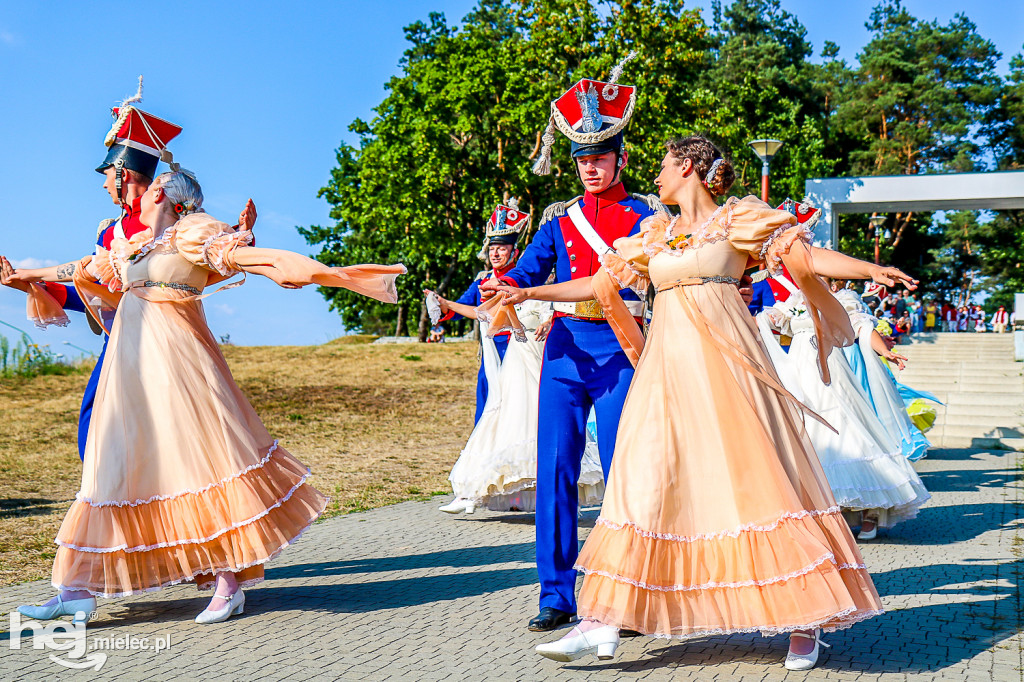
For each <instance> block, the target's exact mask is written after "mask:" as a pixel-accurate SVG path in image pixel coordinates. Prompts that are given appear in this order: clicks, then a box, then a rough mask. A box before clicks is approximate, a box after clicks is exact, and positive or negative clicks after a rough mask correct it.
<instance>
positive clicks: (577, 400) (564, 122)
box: [481, 69, 665, 632]
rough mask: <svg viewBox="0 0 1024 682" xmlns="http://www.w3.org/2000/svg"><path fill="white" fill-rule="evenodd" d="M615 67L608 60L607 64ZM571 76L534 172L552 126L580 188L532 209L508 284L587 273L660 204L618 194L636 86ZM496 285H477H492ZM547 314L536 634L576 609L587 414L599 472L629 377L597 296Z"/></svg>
mask: <svg viewBox="0 0 1024 682" xmlns="http://www.w3.org/2000/svg"><path fill="white" fill-rule="evenodd" d="M617 71H618V69H617ZM612 80H613V82H609V83H605V82H601V81H594V80H589V79H583V80H581V81H580V82H578V83H577V84H576V85H574V86H573V87H572V88H570V89H569V90H568V91H567V92H566V93H565V94H563V95H562V96H561V97H560V98H559V99H558V100H556V101H555V102H553V103H552V108H551V111H552V120H551V123H550V124H549V126H548V130H547V131H546V132H545V138H546V139H545V145H544V149H543V151H542V153H541V158H540V159H539V161H538V163H537V164H536V165H535V166H534V172H537V173H538V174H545V173H546V172H547V171H548V168H549V163H550V162H549V158H550V156H549V155H550V147H551V144H552V143H553V141H554V135H553V128H554V127H557V128H558V129H559V130H560V131H561V132H562V133H563V134H565V135H566V136H567V137H568V138H569V139H570V140H571V141H572V163H573V165H574V166H575V168H576V172H577V173H578V175H579V178H580V182H581V183H582V185H583V189H584V190H585V192H584V194H583V195H582V196H578V197H576V198H575V199H572V200H571V201H568V202H564V203H563V202H559V203H556V204H553V205H551V206H549V207H548V208H547V210H545V211H544V214H543V217H542V218H541V221H540V226H539V228H538V230H537V234H536V236H534V238H533V241H532V242H531V243H530V245H529V246H528V247H527V248H526V250H525V251H524V253H523V255H522V257H520V259H519V264H518V265H517V266H516V267H515V268H513V269H512V270H511V271H509V272H507V273H505V274H503V275H501V276H500V277H499V278H498V279H500V280H501V281H502V282H503V283H505V284H508V285H510V286H513V287H531V286H538V285H541V284H543V283H544V282H545V280H546V279H547V278H548V274H549V273H550V272H551V270H552V268H554V270H555V281H556V282H564V281H567V280H570V279H576V278H582V277H589V276H591V275H593V274H595V273H596V272H597V271H598V269H599V268H600V267H601V262H600V258H601V256H602V255H603V254H604V253H605V252H607V251H609V250H610V246H611V244H612V243H613V242H614V241H615V240H616V239H618V238H620V237H626V236H630V235H635V234H637V233H638V232H639V230H640V222H641V221H642V220H643V219H644V218H646V217H648V216H650V215H652V214H653V213H654V212H655V211H659V210H665V208H664V206H662V205H661V203H660V202H659V201H658V200H657V198H656V197H654V196H642V195H636V194H629V193H628V192H627V191H626V189H625V187H623V184H622V181H621V178H620V172H621V171H622V169H623V167H625V165H626V162H627V154H626V149H625V140H624V137H623V129H624V128H625V127H626V125H627V124H628V122H629V118H630V116H631V115H632V112H633V107H634V105H635V102H636V89H635V88H633V87H630V86H625V85H616V84H615V83H614V80H615V79H614V78H613V79H612ZM497 285H498V283H497V282H494V281H491V282H487V283H485V284H483V285H481V289H483V290H484V291H493V290H495V289H496V287H497ZM620 295H621V296H622V298H623V299H624V300H625V301H626V305H627V307H628V308H629V310H630V311H631V312H632V313H633V315H634V316H636V317H637V318H640V317H641V315H642V303H641V301H640V300H639V299H638V298H637V296H636V295H635V294H634V293H633V292H632V291H630V290H628V289H625V290H623V291H621V292H620ZM554 307H555V313H554V322H553V324H552V328H551V331H550V332H549V334H548V339H547V343H546V345H545V347H544V360H543V366H542V369H541V379H540V398H539V403H540V404H539V409H540V414H541V415H543V418H542V419H541V421H540V425H539V426H540V428H539V429H538V436H537V513H536V534H537V572H538V573H539V575H540V584H541V591H540V613H539V614H538V615H537V616H536V617H535V618H533V619H532V620H531V621H530V623H529V628H530V629H531V630H533V631H536V632H543V631H547V630H552V629H554V628H556V627H558V626H560V625H562V624H563V623H567V622H569V621H571V620H572V619H573V618H574V617H575V614H576V571H575V570H574V568H573V566H574V564H575V561H576V557H577V554H578V550H579V543H578V539H577V506H578V498H577V480H578V479H579V475H580V462H581V460H582V457H583V452H584V447H585V444H586V422H587V415H588V413H589V411H590V408H591V406H593V408H594V410H595V412H596V416H597V442H598V449H599V450H600V453H601V465H602V467H603V469H604V474H605V478H607V476H608V470H609V467H610V466H611V457H612V453H613V452H614V451H615V435H616V431H617V430H618V424H619V415H620V413H621V412H622V405H623V402H624V401H625V399H626V393H627V392H628V390H629V384H630V381H631V380H632V378H633V366H632V365H631V364H630V361H629V359H628V358H627V356H626V354H625V353H624V352H623V350H622V348H621V346H620V345H619V342H618V341H617V340H616V337H615V334H614V332H613V331H612V329H611V327H610V326H609V325H608V323H607V322H606V321H605V319H604V313H603V311H602V308H601V306H600V304H599V303H598V302H597V301H596V300H594V301H586V302H583V303H571V304H570V303H564V304H563V303H556V304H554Z"/></svg>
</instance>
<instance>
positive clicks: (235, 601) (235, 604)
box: [196, 588, 245, 625]
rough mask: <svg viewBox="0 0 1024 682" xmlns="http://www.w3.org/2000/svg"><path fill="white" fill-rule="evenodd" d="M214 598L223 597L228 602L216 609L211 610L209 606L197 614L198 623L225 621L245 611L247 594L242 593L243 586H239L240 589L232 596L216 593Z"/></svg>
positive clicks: (206, 623)
mask: <svg viewBox="0 0 1024 682" xmlns="http://www.w3.org/2000/svg"><path fill="white" fill-rule="evenodd" d="M213 598H214V599H223V600H224V601H225V602H227V603H226V604H225V605H224V608H222V609H218V610H216V611H211V610H210V609H209V608H207V609H206V610H205V611H203V612H202V613H200V614H199V615H198V616H196V622H197V623H201V624H203V625H208V624H210V623H223V622H224V621H226V620H227V619H228V618H230V617H231V616H233V615H235V614H238V615H239V616H240V615H242V614H243V613H245V595H244V594H243V593H242V588H238V590H237V591H236V592H235V593H234V594H232V595H231V596H230V597H224V596H221V595H219V594H215V595H213Z"/></svg>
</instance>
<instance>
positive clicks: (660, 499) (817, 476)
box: [577, 197, 882, 639]
mask: <svg viewBox="0 0 1024 682" xmlns="http://www.w3.org/2000/svg"><path fill="white" fill-rule="evenodd" d="M673 227H674V224H673V223H672V222H670V218H668V217H662V216H654V217H652V218H648V219H647V220H646V221H645V224H644V225H643V227H642V230H641V233H640V235H638V236H636V237H629V238H624V239H619V240H616V242H615V247H616V249H617V253H610V254H607V255H605V256H604V257H603V264H604V269H603V270H602V271H601V273H599V274H598V275H597V276H596V277H595V280H594V287H595V292H596V293H598V295H599V297H602V291H604V292H605V293H607V292H608V291H612V292H614V290H617V289H618V288H619V287H620V286H622V287H625V286H630V287H632V288H634V289H636V290H638V291H646V289H647V286H648V282H651V283H653V285H654V286H655V287H657V289H658V291H659V293H658V295H657V296H656V298H655V300H654V316H653V324H652V325H651V328H650V331H649V335H648V338H647V340H646V344H645V345H644V347H643V352H642V355H640V356H639V361H638V363H637V368H636V375H635V377H634V379H633V384H632V386H631V388H630V392H629V396H628V398H627V399H626V403H625V406H624V408H623V411H622V418H621V421H620V425H619V433H618V438H617V441H616V442H617V447H616V450H615V456H614V457H613V459H612V466H611V472H610V475H609V480H608V484H607V490H606V492H605V498H604V506H603V507H602V509H601V515H600V517H599V519H598V521H597V524H596V526H595V528H594V530H593V531H592V532H591V534H590V536H589V537H588V539H587V541H586V544H585V545H584V547H583V550H582V551H581V553H580V556H579V559H578V565H577V568H578V569H579V570H580V571H582V572H583V573H584V580H583V586H582V589H581V591H580V598H579V614H580V616H582V617H586V618H590V619H594V620H597V621H599V622H601V623H604V624H606V625H614V626H617V627H620V628H628V629H632V630H638V631H640V632H642V633H644V634H647V635H652V636H656V637H665V638H680V639H687V638H692V637H701V636H705V635H715V634H727V633H735V632H752V631H761V632H764V633H768V634H770V633H780V632H790V631H793V630H807V629H811V628H817V627H821V628H824V629H826V630H833V629H837V628H845V627H848V626H850V625H851V624H853V623H855V622H857V621H860V620H863V619H865V618H869V617H871V616H874V615H877V614H879V613H881V612H882V606H881V602H880V600H879V597H878V593H877V592H876V590H875V587H874V584H873V583H872V580H871V578H870V576H869V575H868V573H867V570H866V569H865V566H864V561H863V559H862V558H861V555H860V552H859V551H858V549H857V545H856V543H855V541H854V539H853V536H852V535H851V533H850V529H849V527H848V526H847V525H846V523H845V522H844V520H843V517H842V515H841V513H840V509H839V507H838V506H836V502H835V499H834V498H833V496H832V492H831V490H830V489H829V484H828V481H827V480H826V478H825V475H824V474H823V473H822V468H821V465H820V464H819V462H818V458H817V456H816V455H815V453H814V450H813V449H812V447H811V445H810V442H809V441H808V438H807V434H806V431H805V429H804V424H803V419H805V418H808V419H809V418H811V417H810V416H806V415H805V414H802V412H801V406H799V404H798V403H797V402H796V400H795V399H794V398H793V397H792V396H791V395H790V394H789V393H787V392H786V391H785V389H784V388H782V386H781V385H780V383H779V379H778V376H777V375H776V373H775V370H774V369H773V367H772V365H771V362H770V361H769V360H768V357H767V355H766V351H765V348H764V347H763V345H762V342H761V339H760V337H759V336H758V332H757V328H756V326H755V324H754V320H753V318H751V316H750V314H749V313H748V312H747V308H746V305H745V304H744V303H743V301H742V299H741V298H740V296H739V293H738V291H737V288H736V286H735V282H736V281H738V278H739V277H740V276H741V275H742V274H743V271H744V269H745V268H746V266H747V265H748V261H767V264H768V266H769V267H770V268H771V269H775V268H777V267H778V266H779V264H780V262H781V257H782V255H784V254H786V253H789V252H790V251H791V250H793V253H794V256H795V257H799V258H800V259H801V264H798V265H797V266H795V267H797V270H800V269H804V270H810V262H809V251H808V250H807V249H806V248H805V247H804V246H803V244H801V243H800V242H801V241H804V242H809V239H810V236H809V235H808V234H805V233H804V231H803V228H801V227H799V226H797V225H796V220H795V218H794V217H793V216H791V215H790V214H788V213H785V212H782V211H776V210H773V209H771V208H769V207H768V206H767V205H766V204H764V203H762V202H761V201H759V200H757V199H755V198H753V197H747V198H746V199H743V200H736V199H730V200H729V201H728V202H726V204H724V205H723V206H721V207H720V208H719V209H718V210H717V211H716V212H715V213H714V215H713V216H712V217H711V218H710V219H709V220H708V221H707V222H706V223H705V224H704V225H703V226H702V227H701V228H700V229H699V230H697V231H696V232H695V233H694V234H692V235H688V236H684V235H676V234H674V233H673V231H672V230H673ZM791 270H792V267H791ZM609 285H610V286H609ZM821 290H822V291H821V292H820V293H819V294H818V295H819V296H820V295H822V294H823V295H825V296H827V295H828V292H827V289H825V287H824V284H822V286H821ZM614 299H618V296H612V297H609V296H607V295H605V296H603V297H602V302H603V303H604V302H605V301H608V303H607V304H606V309H608V310H611V311H612V313H613V314H612V317H613V318H614V320H613V326H616V325H617V326H618V327H619V329H620V332H619V335H620V340H622V341H623V345H624V346H629V345H630V343H632V345H633V349H634V351H637V350H638V347H639V346H640V345H643V343H644V342H643V340H642V337H639V339H638V330H637V329H636V325H635V323H634V324H633V326H632V328H629V326H628V325H629V323H630V322H631V320H630V319H629V317H628V313H626V312H625V310H624V308H623V309H622V310H615V309H614V308H615V306H616V305H617V304H615V303H614ZM808 299H809V303H810V304H811V305H812V306H813V305H814V304H815V303H817V302H818V300H816V299H815V298H814V294H813V293H812V295H809V297H808ZM619 300H621V299H619ZM833 301H834V299H833ZM820 307H821V308H822V310H818V311H817V314H816V317H815V319H816V321H817V323H818V324H819V338H822V339H824V342H823V343H822V344H821V345H823V346H826V347H827V346H829V345H831V344H832V343H836V344H838V345H843V344H845V343H850V342H852V340H853V336H852V331H851V330H850V329H849V322H848V319H847V317H846V314H845V312H844V311H842V308H841V307H839V306H838V304H835V307H837V308H838V311H836V310H833V309H831V308H828V307H827V306H825V305H822V306H820ZM837 312H838V314H837ZM630 339H632V341H630ZM825 350H826V352H827V348H826V349H825ZM629 352H630V349H629V347H627V353H629ZM826 356H827V355H826ZM825 372H826V373H825V376H826V377H827V370H825Z"/></svg>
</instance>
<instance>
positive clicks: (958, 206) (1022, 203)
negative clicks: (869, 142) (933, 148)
mask: <svg viewBox="0 0 1024 682" xmlns="http://www.w3.org/2000/svg"><path fill="white" fill-rule="evenodd" d="M804 189H805V192H806V198H805V199H804V201H806V202H808V203H810V204H811V205H812V206H814V207H816V208H820V209H822V216H821V219H820V220H819V221H818V224H817V225H816V226H815V228H814V239H815V243H817V244H819V245H825V246H828V247H833V248H834V247H835V246H836V245H837V244H838V243H839V215H840V214H842V213H875V212H878V213H895V212H906V211H966V210H985V209H991V210H994V209H1007V208H1024V171H1002V172H993V173H949V174H945V175H879V176H871V177H862V178H812V179H809V180H808V181H807V183H806V184H805V187H804Z"/></svg>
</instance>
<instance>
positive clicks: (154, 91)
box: [0, 0, 1024, 352]
mask: <svg viewBox="0 0 1024 682" xmlns="http://www.w3.org/2000/svg"><path fill="white" fill-rule="evenodd" d="M709 4H710V2H706V1H705V2H696V3H693V6H698V7H703V8H706V7H707V6H708V5H709ZM872 4H873V3H872V2H868V1H862V0H851V1H847V2H821V1H820V0H783V6H784V7H785V8H786V9H788V10H789V11H791V12H793V13H795V14H796V15H797V16H798V17H799V18H800V20H801V21H802V22H803V23H804V25H805V26H807V28H808V36H809V38H810V40H811V41H812V43H813V44H814V47H815V50H816V51H818V50H820V48H821V45H822V44H823V42H824V41H825V40H831V41H833V42H836V43H838V44H839V45H840V47H841V55H842V57H843V58H845V59H846V60H847V61H849V62H851V63H852V62H854V61H855V59H856V55H857V53H858V52H859V50H860V49H861V48H862V47H863V45H864V44H865V43H866V41H867V39H868V33H867V30H866V29H865V28H864V22H865V20H866V19H867V17H868V14H869V13H870V10H871V6H872ZM905 4H906V6H907V7H908V9H910V11H911V12H913V13H914V14H915V15H916V16H919V17H921V18H927V19H932V18H935V19H938V20H940V21H941V22H946V21H948V20H949V19H950V18H951V17H952V16H953V14H954V12H956V11H958V10H960V8H961V7H962V4H961V3H954V2H952V1H950V0H933V1H932V2H925V1H924V0H907V1H906V2H905ZM473 5H474V3H473V2H471V1H469V0H429V1H428V2H422V1H421V2H409V1H406V0H399V1H394V0H392V1H390V2H377V3H368V2H350V1H347V0H346V1H344V2H300V3H282V2H279V1H275V2H264V1H257V2H246V3H216V2H191V1H189V2H176V3H171V4H168V3H149V4H137V3H135V4H132V9H131V12H132V13H133V15H134V18H135V21H134V23H133V25H128V24H127V23H126V22H125V21H123V20H122V19H121V17H123V16H125V14H126V12H125V11H124V9H122V6H121V5H118V4H116V3H109V2H89V3H82V2H46V3H14V2H13V1H12V0H3V2H0V88H2V93H3V96H2V98H0V159H2V160H3V163H0V216H2V218H0V253H2V254H4V255H6V256H8V257H9V258H11V259H12V260H13V261H17V262H21V263H25V264H31V263H33V262H38V263H53V262H65V261H68V260H72V259H76V258H78V257H80V256H82V255H85V254H86V253H88V251H89V250H90V245H91V240H92V237H93V235H94V234H95V232H94V231H95V228H96V224H97V223H98V222H99V221H100V220H101V219H102V218H106V217H114V216H115V214H116V211H115V210H114V207H113V205H112V204H111V203H110V201H109V198H108V197H107V196H106V193H105V192H104V191H103V190H102V188H101V184H102V178H101V176H100V175H98V174H96V173H95V172H93V171H92V169H93V168H94V167H95V166H96V165H97V164H98V162H99V161H100V160H101V159H102V158H103V153H104V151H105V150H104V148H103V145H102V140H103V137H104V135H105V134H106V132H107V130H108V129H109V126H110V122H111V119H110V115H109V108H110V106H112V105H114V104H115V103H116V102H117V101H119V100H120V99H122V98H123V97H125V96H127V95H130V94H132V93H133V92H134V90H135V79H136V77H137V76H138V74H140V73H141V74H144V75H145V77H146V90H145V99H144V100H143V103H142V105H141V106H142V108H144V109H145V110H147V111H151V112H153V113H154V114H157V115H159V116H161V117H164V118H167V119H168V120H170V121H173V122H175V123H177V124H179V125H181V126H182V127H183V128H184V132H183V133H182V134H181V136H180V137H178V138H177V139H176V140H175V141H174V143H173V144H172V149H173V151H174V154H175V158H176V160H178V161H179V162H181V163H182V165H183V166H185V167H186V168H189V169H191V170H193V171H195V172H196V173H197V175H198V177H199V180H200V182H201V183H202V185H203V189H204V192H205V194H206V208H207V210H208V211H209V212H210V213H212V214H214V215H216V216H218V217H222V218H223V219H224V220H228V221H230V222H233V221H234V219H235V217H236V216H237V213H238V211H239V209H240V208H241V207H242V204H243V203H244V201H245V199H246V198H247V197H250V196H251V197H253V199H254V200H255V201H256V204H257V207H258V209H259V213H260V217H259V221H258V224H257V227H256V229H257V234H258V238H259V240H260V244H261V245H262V246H272V247H279V248H286V249H292V250H296V251H299V252H302V253H309V252H311V249H310V248H309V247H308V246H307V245H306V244H305V242H304V241H303V240H302V238H301V237H300V236H299V235H298V234H297V233H296V231H295V226H296V225H310V224H326V223H328V222H329V218H328V206H327V204H326V203H324V202H323V201H322V200H320V199H318V198H317V197H316V193H317V190H318V189H319V188H320V187H321V186H322V185H323V184H324V183H325V182H326V181H327V179H328V177H329V173H330V169H331V167H332V166H333V165H334V150H335V149H336V148H337V146H338V143H339V142H340V141H341V140H346V141H349V142H354V139H353V136H352V135H351V134H350V133H348V130H347V126H348V124H349V123H350V122H351V121H352V119H354V118H356V117H364V118H367V117H370V116H371V115H372V112H371V109H372V107H373V106H374V105H375V104H376V103H378V102H379V101H380V100H381V99H382V97H383V94H384V89H383V84H384V82H385V81H386V80H387V78H388V77H390V76H391V75H393V74H395V73H396V72H397V66H398V61H399V59H400V58H401V55H402V51H403V50H404V49H405V43H404V39H403V33H402V27H403V26H405V25H407V24H409V23H411V22H413V21H415V20H417V19H425V18H426V16H427V13H428V12H429V11H432V10H433V11H440V12H444V13H445V14H446V15H447V16H448V18H449V20H452V21H454V20H457V19H459V18H461V17H462V16H463V15H465V14H466V13H467V12H468V11H469V10H470V9H471V8H472V6H473ZM172 11H174V12H178V16H176V17H175V16H172ZM967 13H968V16H970V18H971V19H972V20H973V21H974V22H975V23H976V24H977V25H978V27H979V30H980V32H981V33H982V35H984V36H985V37H987V38H988V39H990V40H992V41H993V42H995V44H996V45H997V47H998V48H999V49H1000V50H1001V51H1002V52H1003V53H1004V59H1003V61H1002V62H1001V64H1000V72H1001V73H1005V72H1006V64H1007V60H1008V57H1009V56H1010V55H1012V54H1015V53H1017V52H1020V51H1021V40H1022V35H1024V31H1022V30H1021V29H1022V28H1024V4H1021V3H1008V2H1005V1H1000V2H997V1H996V0H975V1H974V2H972V3H970V9H969V10H968V11H967ZM705 16H706V17H707V18H710V15H709V13H708V12H707V11H705ZM553 94H556V93H553ZM542 124H543V122H542V121H539V122H538V125H542ZM205 305H206V310H207V315H208V317H209V321H210V326H211V328H212V329H213V331H214V333H215V334H218V335H222V334H230V335H231V339H232V341H234V342H236V343H242V344H246V345H279V344H310V343H322V342H324V341H326V340H328V339H331V338H334V337H336V336H338V335H340V334H342V333H343V329H342V327H341V324H340V320H339V318H338V316H337V315H336V314H334V313H332V312H330V311H328V309H327V304H326V302H325V301H324V300H323V298H322V297H321V296H320V295H319V294H318V293H317V292H316V290H315V289H312V288H309V289H305V290H301V291H286V290H283V289H279V288H278V287H277V286H276V285H274V284H272V283H271V282H269V281H267V280H263V279H262V278H259V277H252V278H250V280H249V281H248V282H247V283H246V284H245V286H243V287H241V288H238V289H234V290H230V291H228V292H224V293H220V294H217V295H216V296H213V297H211V298H209V299H207V300H206V301H205ZM0 320H3V321H4V322H7V323H10V324H14V325H16V326H18V327H21V328H23V329H26V330H28V324H27V323H26V322H25V315H24V297H23V295H22V294H21V293H20V292H15V291H11V290H9V289H6V288H2V287H0ZM6 331H7V330H6V328H2V329H0V333H6ZM29 331H31V333H32V335H33V337H34V338H35V339H36V340H37V341H39V342H44V343H49V344H51V346H52V347H53V348H54V349H55V350H57V351H58V352H60V351H67V352H73V351H70V348H69V347H68V346H65V345H63V344H64V342H69V343H72V344H75V345H78V346H81V347H84V348H88V349H91V350H98V349H99V346H100V342H99V340H98V339H97V337H94V336H93V335H92V334H91V333H90V332H89V330H88V327H87V325H86V324H85V323H84V320H83V319H82V318H81V317H80V316H76V315H72V324H71V325H70V326H69V327H67V328H64V329H54V328H51V329H49V330H47V331H45V332H37V331H34V330H29Z"/></svg>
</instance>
